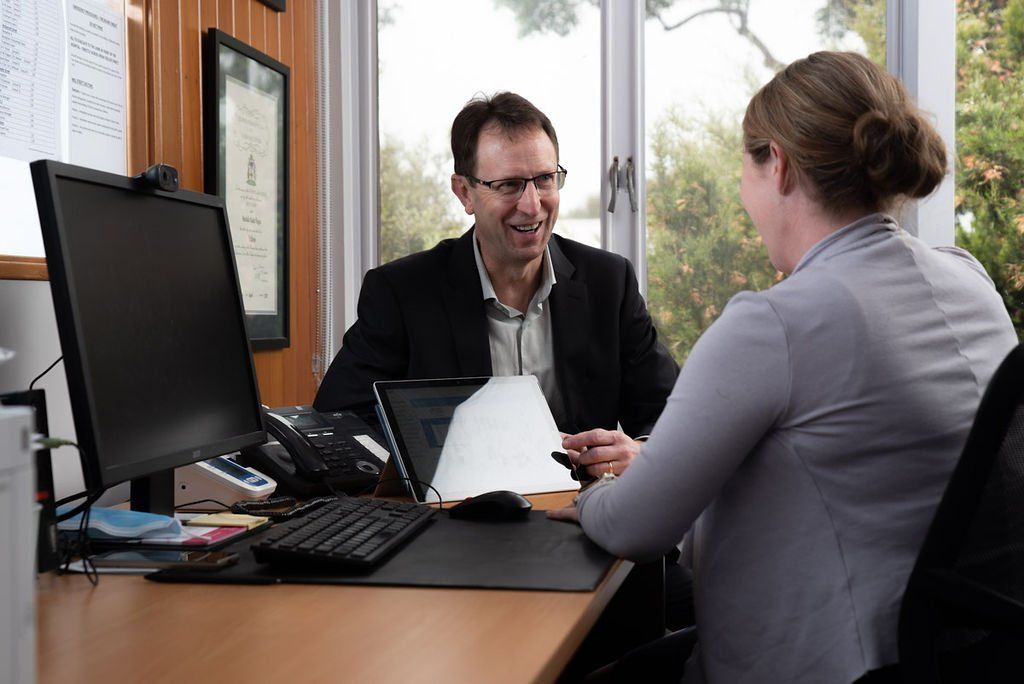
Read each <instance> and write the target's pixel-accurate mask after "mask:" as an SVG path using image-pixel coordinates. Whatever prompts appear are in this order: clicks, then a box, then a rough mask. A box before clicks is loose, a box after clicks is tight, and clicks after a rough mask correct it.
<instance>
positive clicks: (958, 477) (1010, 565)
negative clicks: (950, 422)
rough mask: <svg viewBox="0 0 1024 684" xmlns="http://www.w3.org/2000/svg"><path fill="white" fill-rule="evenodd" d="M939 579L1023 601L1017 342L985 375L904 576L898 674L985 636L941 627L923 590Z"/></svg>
mask: <svg viewBox="0 0 1024 684" xmlns="http://www.w3.org/2000/svg"><path fill="white" fill-rule="evenodd" d="M940 573H942V574H945V575H946V576H950V577H962V578H965V579H967V580H970V581H972V582H975V583H978V584H980V585H984V587H985V588H987V589H990V590H992V591H994V592H997V593H998V594H999V595H1001V596H1004V597H1008V598H1009V599H1012V600H1015V601H1017V602H1024V344H1022V345H1018V346H1017V347H1016V348H1015V349H1014V350H1013V351H1012V352H1010V354H1009V355H1008V356H1007V357H1006V359H1005V360H1004V361H1003V362H1002V364H1000V366H999V368H998V369H997V370H996V372H995V375H993V376H992V380H991V382H990V383H989V386H988V388H987V389H986V391H985V393H984V396H983V397H982V400H981V403H980V405H979V406H978V412H977V414H976V416H975V418H974V424H973V426H972V427H971V431H970V434H969V435H968V437H967V442H966V444H965V445H964V450H963V453H962V454H961V456H960V460H959V462H958V463H957V466H956V468H955V469H954V471H953V475H952V477H951V478H950V481H949V484H948V485H947V487H946V491H945V493H944V494H943V497H942V500H941V502H940V503H939V506H938V508H937V510H936V512H935V517H934V518H933V520H932V524H931V527H930V528H929V530H928V534H927V536H926V537H925V541H924V544H923V546H922V547H921V551H920V553H919V554H918V558H917V562H916V564H915V566H914V570H913V572H912V573H911V576H910V581H909V582H908V585H907V591H906V595H905V596H904V600H903V606H902V608H901V614H900V636H899V639H900V660H901V662H902V663H903V664H904V666H905V668H907V667H908V666H909V667H915V666H910V665H909V663H907V660H909V659H913V660H917V659H919V658H920V657H922V653H924V649H928V650H929V651H930V650H931V649H934V648H936V647H937V648H938V649H939V650H942V649H943V648H946V649H949V648H957V647H961V646H963V645H964V644H970V643H975V642H979V641H981V640H983V639H985V638H986V636H987V634H988V633H987V632H986V631H984V630H978V629H976V627H977V626H973V627H972V628H970V629H963V628H960V627H959V626H957V625H954V624H944V623H943V620H942V619H941V616H942V613H941V612H939V611H937V610H935V605H934V604H935V601H934V596H930V595H929V589H928V588H926V587H925V585H926V584H927V583H928V582H929V580H930V579H931V578H934V577H935V576H936V574H940ZM930 591H931V592H932V593H934V591H935V589H934V584H932V586H931V589H930ZM908 654H909V655H908ZM1022 655H1024V654H1022ZM933 664H934V663H933ZM905 671H906V670H905ZM932 671H935V670H934V668H932Z"/></svg>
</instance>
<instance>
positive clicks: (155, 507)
mask: <svg viewBox="0 0 1024 684" xmlns="http://www.w3.org/2000/svg"><path fill="white" fill-rule="evenodd" d="M131 507H132V510H133V511H145V512H147V513H157V514H159V515H167V516H171V517H173V516H174V470H173V469H172V470H164V471H161V472H159V473H154V474H152V475H148V476H146V477H140V478H138V479H136V480H132V484H131Z"/></svg>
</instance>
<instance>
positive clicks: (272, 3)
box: [260, 0, 285, 12]
mask: <svg viewBox="0 0 1024 684" xmlns="http://www.w3.org/2000/svg"><path fill="white" fill-rule="evenodd" d="M260 2H262V3H263V4H264V5H266V6H267V7H269V8H270V9H272V10H274V11H275V12H284V3H285V0H260Z"/></svg>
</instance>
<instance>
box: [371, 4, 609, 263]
mask: <svg viewBox="0 0 1024 684" xmlns="http://www.w3.org/2000/svg"><path fill="white" fill-rule="evenodd" d="M534 4H537V3H533V2H531V1H530V0H493V1H492V0H474V1H473V2H466V1H465V0H431V1H430V2H423V1H422V0H401V1H396V2H386V1H384V0H382V2H381V3H380V6H379V10H378V59H379V75H378V78H379V98H380V99H379V117H380V122H379V123H380V212H381V219H380V221H381V225H380V230H381V234H380V260H381V262H382V263H383V262H387V261H390V260H392V259H395V258H398V257H400V256H403V255H405V254H409V253H411V252H415V251H418V250H421V249H427V248H430V247H432V246H434V244H436V243H437V241H438V240H440V239H442V238H445V237H453V236H456V235H459V234H461V233H462V232H463V231H465V230H466V229H467V228H469V227H470V226H471V225H472V224H473V218H472V217H471V216H467V215H466V214H465V212H464V211H463V209H462V205H461V204H459V201H458V200H457V199H456V198H455V196H454V195H453V194H452V192H451V190H450V182H449V177H450V176H451V174H452V172H453V168H452V157H451V150H450V147H449V137H448V136H449V133H450V131H451V124H452V120H453V119H454V118H455V115H456V114H457V113H458V112H459V110H460V109H461V108H462V106H463V105H464V104H465V103H466V102H467V101H468V100H470V99H471V98H472V97H473V96H474V95H477V94H481V93H484V94H487V95H492V94H494V93H496V92H500V91H503V90H510V91H513V92H516V93H518V94H520V95H522V96H523V97H525V98H526V99H528V100H530V101H531V102H532V103H533V104H534V105H536V106H537V107H538V108H539V109H540V110H541V111H543V112H544V113H545V114H547V115H548V117H549V118H550V119H551V122H552V123H553V124H554V126H555V130H556V131H557V132H558V142H559V151H560V157H561V163H562V165H563V166H564V167H565V168H566V169H568V170H569V175H568V177H567V179H566V182H565V187H564V188H563V189H562V191H561V202H560V209H559V219H558V222H557V224H556V225H555V231H556V232H558V233H560V234H562V235H565V236H567V237H571V238H573V239H576V240H580V241H581V242H586V243H587V244H591V245H595V246H599V245H600V242H601V230H600V213H599V212H598V205H599V203H600V202H599V201H598V198H597V195H598V193H599V192H600V186H599V175H600V168H599V167H600V153H601V149H600V148H601V145H600V95H601V88H600V80H601V59H600V38H601V36H600V12H599V10H598V8H596V7H594V6H592V5H591V4H589V3H580V5H579V6H578V7H575V8H571V9H567V10H566V12H568V14H565V15H559V17H558V18H557V20H549V19H550V17H548V16H547V14H545V12H543V11H538V12H533V11H530V8H531V7H532V5H534ZM541 4H542V5H544V6H545V7H547V8H548V9H550V10H552V11H554V10H557V8H558V6H559V5H558V4H557V3H555V4H551V5H550V6H548V3H547V2H546V0H545V1H544V2H541ZM485 180H493V179H485Z"/></svg>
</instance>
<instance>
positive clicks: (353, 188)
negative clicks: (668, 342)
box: [320, 0, 956, 357]
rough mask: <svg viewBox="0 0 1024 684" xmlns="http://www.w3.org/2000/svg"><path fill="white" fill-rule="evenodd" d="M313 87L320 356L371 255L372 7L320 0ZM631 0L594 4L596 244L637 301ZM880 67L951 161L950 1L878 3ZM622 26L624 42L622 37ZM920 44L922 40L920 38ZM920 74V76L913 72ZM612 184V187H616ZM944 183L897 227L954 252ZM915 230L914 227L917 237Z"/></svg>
mask: <svg viewBox="0 0 1024 684" xmlns="http://www.w3.org/2000/svg"><path fill="white" fill-rule="evenodd" d="M320 3H321V7H322V8H323V9H322V12H321V15H322V17H323V18H322V21H323V23H324V25H322V26H321V30H322V31H324V32H325V34H326V35H327V36H328V40H326V41H322V43H321V59H320V66H321V68H322V69H324V71H325V77H323V78H321V79H320V83H321V87H324V88H326V90H327V91H328V94H327V96H326V102H327V112H326V114H327V118H328V123H327V125H326V126H325V127H324V131H325V133H324V140H322V141H321V142H322V149H323V150H324V152H325V156H326V157H327V159H328V162H327V163H325V164H323V166H322V168H323V169H324V173H323V177H322V178H321V183H320V193H321V195H322V197H321V206H322V207H324V209H323V211H322V214H324V215H322V216H321V217H320V222H321V232H322V235H321V251H322V252H323V254H322V255H321V262H320V263H321V268H322V274H321V279H320V287H321V288H322V292H321V295H322V296H321V303H322V310H321V327H322V328H323V329H322V330H321V331H320V334H321V335H322V338H323V340H324V348H325V350H330V352H329V353H330V355H331V357H333V354H334V353H336V352H337V350H338V349H339V348H340V346H341V338H342V335H343V334H344V331H345V330H346V329H347V328H348V327H349V326H350V325H352V323H354V322H355V320H356V303H357V301H358V294H359V288H360V286H361V283H362V279H363V276H364V275H365V274H366V272H367V271H368V270H370V269H371V268H373V267H375V266H377V259H378V254H379V249H378V240H379V219H380V207H379V190H378V178H377V176H378V169H379V136H378V125H377V2H376V0H349V1H348V2H343V3H332V2H328V0H320ZM645 20H646V17H645V16H644V3H643V2H639V1H636V2H602V3H601V40H602V50H601V103H602V105H601V106H602V111H601V113H600V115H601V119H602V123H601V137H602V140H601V164H602V166H601V168H602V169H603V171H602V173H601V177H600V178H599V179H598V182H599V183H600V188H601V203H602V207H603V208H604V209H603V210H602V213H601V244H602V247H603V248H604V249H607V250H609V251H611V252H614V253H617V254H620V255H622V256H624V257H626V258H628V259H629V260H630V261H631V262H632V263H633V266H634V268H635V270H636V273H637V278H638V280H639V282H640V288H641V292H642V293H644V294H646V288H647V277H646V273H647V269H646V264H647V255H646V231H645V230H644V226H645V224H646V211H645V209H646V187H645V165H644V164H645V154H644V152H645V149H646V140H645V130H644V77H643V73H644V28H645V23H646V21H645ZM886 24H887V25H886V46H887V47H886V50H887V55H886V61H887V65H888V69H889V71H890V72H891V73H893V74H894V75H896V76H897V77H899V78H900V79H901V80H902V81H903V82H904V84H905V85H906V86H907V89H908V90H909V91H910V94H911V95H912V96H913V97H915V99H916V100H917V101H918V103H919V106H920V107H921V108H922V109H923V110H925V111H926V112H928V113H929V114H930V115H932V117H933V121H934V123H935V124H936V126H937V128H938V130H939V133H940V134H941V135H942V138H943V140H944V141H945V142H946V146H947V149H948V150H949V151H950V160H951V161H950V165H951V166H952V159H953V156H954V154H955V149H956V148H955V87H956V84H955V75H956V70H955V66H956V8H955V2H954V0H927V2H925V1H923V0H888V5H887V17H886ZM623 27H625V34H623ZM922 36H927V39H926V40H922V39H921V37H922ZM925 65H928V66H929V67H930V68H927V69H926V68H925ZM616 156H618V157H619V160H620V173H619V176H620V180H622V181H625V170H624V161H623V160H626V159H628V158H630V157H632V159H633V163H634V165H635V170H636V172H635V174H634V177H635V182H636V200H637V210H636V211H635V212H634V211H632V209H631V207H630V203H629V197H628V193H627V191H626V189H625V187H624V186H622V187H620V190H619V192H618V194H617V197H616V206H615V212H614V213H609V212H608V211H607V210H606V208H607V206H608V203H609V201H610V199H611V195H612V192H611V188H610V182H609V175H610V174H609V167H610V166H611V164H612V160H613V158H614V157H616ZM621 185H622V184H620V186H621ZM953 189H954V178H953V174H952V173H950V174H949V175H947V177H946V179H945V180H944V181H943V183H942V185H941V186H940V188H939V189H938V190H937V191H936V192H935V193H934V194H933V195H932V196H930V197H928V198H926V199H925V200H922V201H918V202H912V203H909V204H908V205H907V206H906V207H905V208H904V211H903V212H902V216H901V219H902V221H903V224H904V227H905V228H906V229H907V230H908V231H909V232H911V233H914V234H918V232H920V236H921V237H922V238H923V239H924V240H925V241H926V242H928V243H929V244H932V245H951V244H953V243H954V237H955V229H954V216H953ZM919 227H920V230H919Z"/></svg>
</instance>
